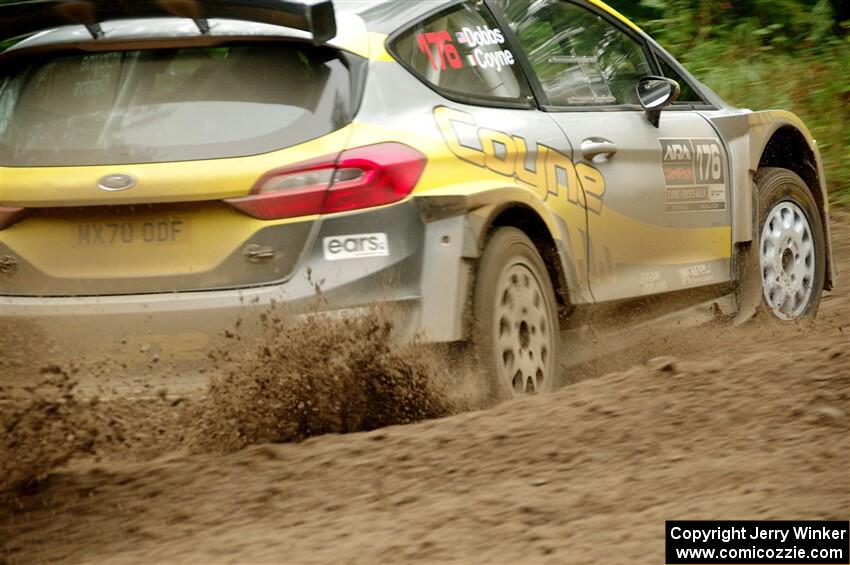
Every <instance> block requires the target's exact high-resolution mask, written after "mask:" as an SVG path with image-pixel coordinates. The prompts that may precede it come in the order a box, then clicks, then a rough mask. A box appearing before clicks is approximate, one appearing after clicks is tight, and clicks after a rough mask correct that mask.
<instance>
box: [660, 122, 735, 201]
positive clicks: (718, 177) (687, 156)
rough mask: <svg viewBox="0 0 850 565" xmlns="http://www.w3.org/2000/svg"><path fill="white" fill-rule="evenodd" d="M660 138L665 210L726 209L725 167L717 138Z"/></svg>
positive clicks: (721, 149)
mask: <svg viewBox="0 0 850 565" xmlns="http://www.w3.org/2000/svg"><path fill="white" fill-rule="evenodd" d="M659 141H660V142H661V167H662V169H663V170H664V182H665V184H666V186H667V211H668V212H700V211H703V212H704V211H722V210H726V169H725V165H724V161H723V148H722V146H721V145H720V141H719V140H717V139H712V138H706V139H672V138H666V139H661V140H659Z"/></svg>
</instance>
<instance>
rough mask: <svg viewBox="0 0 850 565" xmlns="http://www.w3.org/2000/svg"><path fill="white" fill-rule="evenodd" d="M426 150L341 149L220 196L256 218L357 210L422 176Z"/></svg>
mask: <svg viewBox="0 0 850 565" xmlns="http://www.w3.org/2000/svg"><path fill="white" fill-rule="evenodd" d="M425 163H426V158H425V155H423V154H422V153H420V152H419V151H417V150H416V149H414V148H412V147H409V146H407V145H403V144H401V143H380V144H377V145H367V146H365V147H358V148H356V149H348V150H346V151H343V152H342V154H341V155H340V156H339V157H338V158H334V156H330V157H327V158H321V159H315V160H312V161H306V162H304V163H299V164H297V165H292V166H289V167H285V168H282V169H276V170H273V171H270V172H268V173H266V174H265V175H264V176H263V177H262V178H260V180H259V181H257V183H256V184H255V185H254V188H253V189H252V190H251V194H250V195H248V196H244V197H241V198H231V199H228V200H225V202H227V203H228V204H230V205H231V206H233V207H234V208H236V209H238V210H240V211H242V212H244V213H245V214H248V215H249V216H253V217H255V218H259V219H261V220H277V219H280V218H293V217H296V216H307V215H312V214H332V213H334V212H346V211H349V210H359V209H361V208H370V207H373V206H381V205H384V204H392V203H393V202H398V201H399V200H403V199H404V198H405V197H406V196H407V195H408V194H410V192H411V191H412V190H413V187H414V186H416V183H417V182H419V177H420V176H422V171H423V169H424V168H425Z"/></svg>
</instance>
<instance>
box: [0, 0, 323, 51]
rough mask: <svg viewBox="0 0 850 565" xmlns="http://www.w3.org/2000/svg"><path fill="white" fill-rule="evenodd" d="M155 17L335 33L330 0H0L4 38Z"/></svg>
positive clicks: (95, 30) (96, 33)
mask: <svg viewBox="0 0 850 565" xmlns="http://www.w3.org/2000/svg"><path fill="white" fill-rule="evenodd" d="M155 17H178V18H191V19H192V20H194V21H195V24H196V25H197V26H198V30H199V31H200V32H201V33H207V32H208V31H209V24H207V19H208V18H228V19H234V20H243V21H249V22H257V23H264V24H272V25H279V26H285V27H290V28H294V29H299V30H302V31H306V32H309V33H311V34H312V35H313V41H314V42H316V43H324V42H326V41H329V40H330V39H333V37H334V36H336V18H335V17H334V7H333V2H332V0H30V1H28V2H13V3H11V4H0V21H2V22H3V25H0V41H2V40H6V39H12V38H15V37H20V36H24V35H28V34H31V33H34V32H37V31H42V30H45V29H49V28H53V27H59V26H65V25H73V24H79V25H84V26H86V28H87V29H88V30H89V33H90V34H91V36H92V37H93V38H95V39H99V38H101V37H103V31H102V30H101V29H100V23H101V22H104V21H107V20H119V19H127V18H155Z"/></svg>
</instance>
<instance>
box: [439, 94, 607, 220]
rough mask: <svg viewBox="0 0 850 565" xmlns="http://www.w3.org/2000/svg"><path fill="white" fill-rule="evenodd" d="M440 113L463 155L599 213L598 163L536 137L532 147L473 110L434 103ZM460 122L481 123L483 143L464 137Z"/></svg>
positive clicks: (601, 184) (446, 133) (601, 181)
mask: <svg viewBox="0 0 850 565" xmlns="http://www.w3.org/2000/svg"><path fill="white" fill-rule="evenodd" d="M434 118H435V119H436V121H437V127H439V129H440V132H441V133H442V135H443V138H444V139H445V141H446V144H447V145H448V146H449V149H450V150H451V152H452V153H454V154H455V155H456V156H457V157H458V158H460V159H462V160H464V161H466V162H467V163H472V164H473V165H476V166H479V167H483V168H485V169H489V170H490V171H493V172H494V173H498V174H500V175H504V176H506V177H510V178H513V179H516V180H517V181H519V182H520V183H522V184H525V185H528V186H529V187H531V188H532V189H533V190H534V191H535V193H537V195H538V196H539V197H540V198H541V199H542V200H543V201H546V200H547V199H548V198H549V197H550V196H551V197H553V198H563V199H565V200H566V201H567V202H570V203H572V204H575V205H576V206H581V207H585V206H586V207H587V209H588V210H589V211H591V212H593V213H595V214H599V213H601V212H602V205H603V202H602V199H603V197H604V196H605V178H604V177H603V176H602V173H600V172H599V171H598V170H597V169H596V168H595V167H593V166H591V165H589V164H587V163H573V161H572V159H570V158H569V157H567V156H566V155H564V154H563V153H561V152H560V151H558V150H557V149H553V148H552V147H548V146H546V145H543V144H542V143H536V144H535V145H534V149H535V150H536V151H534V152H530V151H529V144H528V142H527V141H526V140H525V139H524V138H523V137H521V136H518V135H511V134H508V133H505V132H501V131H497V130H494V129H490V128H485V127H479V126H478V124H477V123H476V122H475V118H474V117H473V116H472V114H468V113H467V112H462V111H460V110H453V109H452V108H447V107H445V106H439V107H437V108H435V109H434ZM455 125H459V126H461V127H464V128H466V129H469V127H470V126H472V127H473V128H476V131H477V134H478V141H479V143H480V145H481V149H477V148H475V147H469V146H468V145H464V144H463V143H461V141H460V139H458V136H457V133H456V129H455ZM531 157H533V158H532V159H530V158H531ZM530 160H531V161H532V162H529V161H530Z"/></svg>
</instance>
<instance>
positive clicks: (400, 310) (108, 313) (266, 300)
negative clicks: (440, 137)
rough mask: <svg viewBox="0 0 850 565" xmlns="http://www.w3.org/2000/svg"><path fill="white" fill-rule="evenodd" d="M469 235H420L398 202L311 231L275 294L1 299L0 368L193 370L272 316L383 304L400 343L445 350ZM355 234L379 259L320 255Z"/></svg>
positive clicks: (463, 286) (455, 328)
mask: <svg viewBox="0 0 850 565" xmlns="http://www.w3.org/2000/svg"><path fill="white" fill-rule="evenodd" d="M471 233H472V232H471V230H470V229H469V226H468V222H467V219H466V217H465V216H455V217H452V218H448V219H444V220H441V221H437V222H431V223H426V222H424V221H423V220H422V218H421V216H420V214H419V212H418V209H417V206H416V204H415V202H413V201H408V202H405V203H401V204H398V205H394V206H389V207H386V208H382V209H378V210H372V211H366V212H360V213H353V214H347V215H342V216H337V217H332V218H327V219H324V220H322V221H321V222H319V223H317V226H316V229H315V230H314V234H313V241H312V243H311V245H310V247H309V248H310V251H309V252H308V253H306V254H305V256H304V257H302V259H301V260H300V261H299V264H298V265H297V267H296V269H295V271H294V275H293V276H291V277H289V278H288V279H287V280H286V281H285V282H281V283H278V284H274V285H267V286H261V287H254V288H242V289H234V290H215V291H196V292H181V293H158V294H144V295H120V296H92V297H49V298H38V297H17V296H0V341H3V342H5V343H4V344H3V347H2V350H3V351H4V352H9V353H4V355H3V356H2V357H3V359H0V364H6V365H7V366H9V365H10V364H12V365H16V366H25V367H26V366H29V368H30V370H31V369H32V365H33V360H34V359H35V360H38V362H39V364H44V363H47V362H57V363H65V362H68V361H74V362H77V363H86V364H89V363H96V364H101V365H102V364H103V363H113V362H114V363H118V364H120V365H121V366H127V367H144V368H151V366H152V364H155V366H156V367H164V366H168V365H169V364H171V365H173V364H177V365H186V366H197V364H198V362H199V361H201V360H203V359H205V358H206V357H207V356H208V353H209V352H210V351H218V352H221V351H223V350H227V349H228V348H231V347H233V346H234V344H235V343H236V342H234V340H233V339H231V338H229V337H226V335H225V334H226V333H228V334H231V335H232V334H234V333H235V334H236V335H238V336H239V337H240V338H243V339H242V340H241V342H242V343H244V342H245V341H248V340H253V339H262V332H263V327H262V323H261V318H262V314H263V313H265V312H268V310H269V308H270V307H272V305H274V307H275V309H276V311H278V312H280V313H282V314H284V315H290V316H297V315H302V314H305V313H311V312H329V313H335V314H346V313H352V312H354V313H356V312H357V311H358V310H359V309H362V308H364V307H368V306H370V305H373V304H378V303H384V304H386V303H388V304H391V305H392V306H393V307H392V308H390V311H391V312H393V313H394V314H395V316H394V317H395V320H396V322H397V325H396V329H397V331H396V335H397V336H398V338H399V339H401V340H407V339H410V338H412V337H413V336H415V335H416V336H419V337H420V338H422V339H424V340H425V341H435V342H442V341H455V340H458V339H462V338H463V323H462V322H463V307H464V304H465V298H466V292H467V285H468V281H469V272H470V270H471V268H470V262H469V261H467V260H466V259H465V258H464V256H463V254H464V253H463V250H464V249H469V243H468V241H467V239H468V238H469V237H470V235H469V234H471ZM364 234H385V236H386V244H387V249H386V250H384V251H375V250H374V249H370V250H367V251H366V252H364V253H363V255H362V256H359V257H351V258H345V259H339V258H337V257H335V256H334V254H333V252H332V250H331V249H329V246H331V247H333V248H335V249H337V250H338V249H339V248H340V247H341V246H342V245H344V244H345V241H346V236H355V237H356V236H363V235H364ZM379 239H380V238H379ZM334 242H336V243H334ZM331 244H333V245H331ZM351 245H352V248H354V247H356V246H354V244H353V243H352V244H351ZM353 254H354V255H356V254H357V251H356V250H355V252H354V253H353ZM317 287H318V288H320V289H321V295H320V296H317V290H316V289H317ZM246 338H247V339H246ZM0 369H2V367H0Z"/></svg>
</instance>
